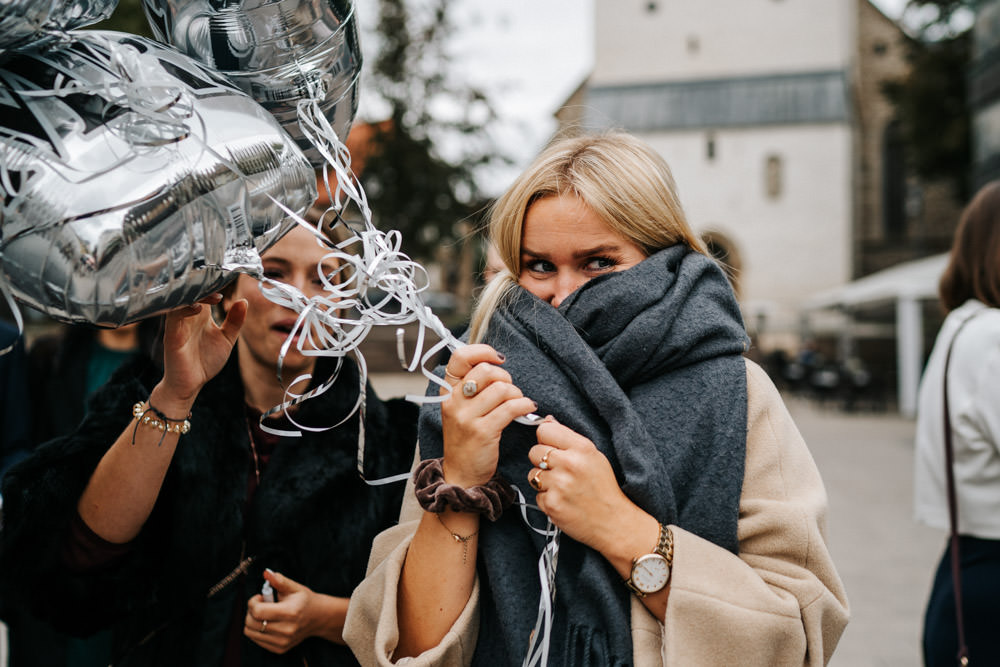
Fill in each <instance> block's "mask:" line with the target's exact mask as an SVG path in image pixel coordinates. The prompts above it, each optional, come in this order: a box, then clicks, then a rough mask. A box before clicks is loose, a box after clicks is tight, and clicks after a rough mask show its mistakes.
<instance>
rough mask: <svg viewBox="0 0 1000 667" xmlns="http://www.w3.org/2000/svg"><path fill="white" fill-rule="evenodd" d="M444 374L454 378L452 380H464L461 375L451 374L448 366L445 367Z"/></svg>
mask: <svg viewBox="0 0 1000 667" xmlns="http://www.w3.org/2000/svg"><path fill="white" fill-rule="evenodd" d="M444 376H445V377H446V378H451V379H452V380H454V381H455V382H460V381H461V380H462V378H460V377H458V376H456V375H452V374H451V373H450V372H449V371H448V368H447V367H445V369H444Z"/></svg>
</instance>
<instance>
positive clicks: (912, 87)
mask: <svg viewBox="0 0 1000 667" xmlns="http://www.w3.org/2000/svg"><path fill="white" fill-rule="evenodd" d="M968 5H969V2H968V1H962V0H930V1H927V2H924V1H921V0H911V2H910V4H909V5H908V11H909V10H910V9H911V8H918V9H919V7H920V6H933V7H934V8H935V9H936V10H937V13H936V14H934V16H933V17H931V18H925V20H924V22H923V24H922V25H921V26H920V27H919V28H918V32H919V33H920V34H919V35H918V36H916V37H915V38H914V39H912V40H910V42H909V53H908V59H909V61H910V65H911V70H910V73H909V75H908V76H907V77H906V78H905V79H903V80H901V81H894V82H891V83H889V84H887V85H886V86H885V92H886V94H887V95H888V97H889V99H890V100H891V101H892V102H893V103H894V104H895V106H896V112H897V116H898V118H899V120H900V123H901V129H902V133H903V138H904V141H905V144H906V148H907V154H908V156H909V160H910V166H911V167H912V168H913V169H914V170H915V171H916V173H917V174H918V175H920V176H921V177H923V178H926V179H941V178H943V179H948V180H950V181H951V182H952V185H953V190H954V193H955V196H956V197H957V198H958V199H959V201H964V200H965V199H966V198H967V197H968V194H969V174H970V171H971V166H972V150H971V120H970V109H969V105H968V97H967V85H966V81H967V72H968V67H969V59H970V57H971V47H972V35H971V31H970V30H968V29H966V30H964V31H962V32H958V33H954V34H953V33H952V32H950V29H949V28H947V26H950V25H952V20H953V16H954V15H955V13H956V12H957V11H959V10H960V9H962V8H963V7H965V8H967V7H968ZM931 14H933V13H931ZM928 15H930V14H928Z"/></svg>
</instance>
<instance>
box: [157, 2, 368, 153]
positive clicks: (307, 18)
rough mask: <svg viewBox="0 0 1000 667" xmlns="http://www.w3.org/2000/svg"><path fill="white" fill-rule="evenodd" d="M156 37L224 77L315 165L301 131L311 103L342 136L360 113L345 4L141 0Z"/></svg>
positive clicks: (354, 38)
mask: <svg viewBox="0 0 1000 667" xmlns="http://www.w3.org/2000/svg"><path fill="white" fill-rule="evenodd" d="M143 6H144V8H145V10H146V17H147V18H148V19H149V23H150V26H151V27H152V29H153V33H154V34H155V35H156V36H157V38H159V39H161V40H163V41H164V42H167V43H168V44H171V45H173V46H175V47H176V48H178V49H180V50H181V51H183V52H184V53H186V54H188V55H189V56H191V57H193V58H197V59H198V60H200V61H201V62H202V63H204V64H205V65H207V66H209V67H211V68H214V69H215V70H217V71H218V72H220V73H222V74H224V75H225V76H226V77H228V78H229V80H230V81H232V82H233V83H235V84H236V85H237V86H238V87H239V88H240V89H241V90H243V91H244V92H246V93H247V94H248V95H250V96H251V97H253V98H254V99H255V100H257V101H258V102H259V103H260V104H261V105H263V106H264V108H266V109H267V110H268V111H270V112H271V113H272V114H273V115H274V117H275V118H277V119H278V122H279V123H281V125H282V127H284V128H285V130H286V131H288V133H289V134H291V135H292V136H293V137H294V138H295V140H296V141H297V142H298V143H299V145H300V146H301V147H302V149H303V150H304V151H305V152H306V155H307V156H308V157H309V159H310V160H311V161H312V163H313V164H314V165H315V166H317V167H320V166H322V165H323V159H322V157H321V156H320V155H319V154H318V153H317V152H316V151H315V149H314V148H313V147H312V145H311V144H310V143H309V141H308V140H307V139H306V137H305V136H304V135H303V133H302V131H301V130H300V128H299V124H298V121H299V114H298V110H297V107H298V104H299V102H302V101H306V100H312V101H316V102H318V104H319V109H320V111H321V113H322V115H323V116H324V117H325V118H326V119H327V120H328V121H329V123H330V125H331V126H332V127H333V129H334V130H335V131H336V132H337V135H338V136H340V137H342V138H343V137H346V136H347V133H348V132H349V131H350V129H351V123H352V121H353V120H354V115H355V114H356V113H357V108H358V82H359V77H360V74H361V47H360V44H359V42H358V27H357V20H356V18H355V12H354V4H353V2H351V1H350V0H245V1H242V2H237V1H233V2H229V1H226V0H143Z"/></svg>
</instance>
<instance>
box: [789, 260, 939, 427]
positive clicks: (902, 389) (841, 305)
mask: <svg viewBox="0 0 1000 667" xmlns="http://www.w3.org/2000/svg"><path fill="white" fill-rule="evenodd" d="M947 264H948V253H942V254H940V255H933V256H931V257H925V258H924V259H918V260H914V261H912V262H903V263H902V264H897V265H896V266H893V267H890V268H888V269H885V270H884V271H879V272H877V273H873V274H871V275H869V276H865V277H864V278H859V279H858V280H855V281H853V282H849V283H847V284H846V285H841V286H840V287H836V288H833V289H829V290H825V291H823V292H820V293H818V294H815V295H813V296H812V297H810V298H809V299H807V300H806V301H805V303H804V304H803V309H804V310H805V312H807V313H808V312H815V311H820V310H826V309H831V308H836V309H842V310H846V311H848V313H849V311H851V310H853V309H856V308H858V307H860V306H871V305H876V304H882V303H885V304H890V305H893V306H894V309H895V321H896V327H895V329H896V362H897V386H898V395H899V411H900V412H901V413H902V414H903V415H905V416H907V417H912V416H913V415H915V414H916V410H917V387H918V385H919V383H920V372H921V367H922V362H923V341H924V332H923V318H922V316H921V305H920V302H921V301H927V300H933V299H937V298H938V282H939V281H940V280H941V274H942V273H944V269H945V266H947ZM844 333H845V334H846V335H850V332H849V329H848V331H845V332H844Z"/></svg>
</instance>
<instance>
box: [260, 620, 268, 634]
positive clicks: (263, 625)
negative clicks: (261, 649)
mask: <svg viewBox="0 0 1000 667" xmlns="http://www.w3.org/2000/svg"><path fill="white" fill-rule="evenodd" d="M266 632H267V621H261V622H260V634H265V633H266Z"/></svg>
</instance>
